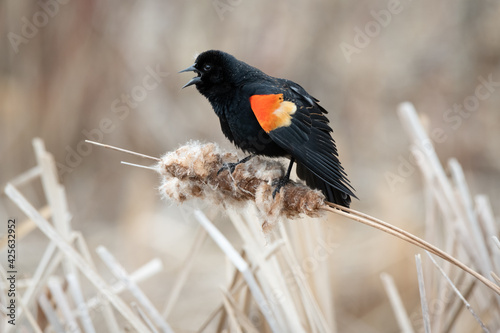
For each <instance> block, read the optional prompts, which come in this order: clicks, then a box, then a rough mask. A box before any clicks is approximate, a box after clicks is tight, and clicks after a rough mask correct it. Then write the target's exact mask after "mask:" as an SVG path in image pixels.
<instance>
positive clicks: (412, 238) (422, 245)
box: [323, 202, 500, 295]
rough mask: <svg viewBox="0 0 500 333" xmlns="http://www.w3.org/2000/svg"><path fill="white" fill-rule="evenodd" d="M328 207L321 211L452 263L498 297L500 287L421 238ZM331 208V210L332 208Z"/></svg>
mask: <svg viewBox="0 0 500 333" xmlns="http://www.w3.org/2000/svg"><path fill="white" fill-rule="evenodd" d="M327 204H328V205H330V206H331V207H328V206H325V207H324V208H323V209H324V210H327V211H329V212H332V213H335V214H338V215H342V216H345V217H347V218H349V219H351V220H354V221H357V222H360V223H363V224H366V225H368V226H370V227H373V228H376V229H379V230H381V231H384V232H386V233H388V234H391V235H393V236H396V237H398V238H400V239H402V240H404V241H407V242H408V243H411V244H413V245H416V246H418V247H420V248H422V249H424V250H426V251H429V252H431V253H433V254H435V255H437V256H438V257H440V258H442V259H444V260H446V261H448V262H450V263H452V264H453V265H455V266H457V267H459V268H460V269H462V270H464V271H465V272H467V273H469V274H470V275H472V276H474V277H475V278H476V279H478V280H479V281H481V282H482V283H483V284H484V285H486V286H487V287H488V288H490V289H491V290H493V291H494V292H496V293H497V294H499V295H500V287H499V286H498V285H496V284H494V283H493V282H492V281H490V280H488V279H487V278H486V277H484V276H483V275H481V274H479V273H478V272H476V271H474V270H473V269H471V268H469V267H468V266H466V265H465V264H463V263H462V262H461V261H459V260H458V259H455V258H454V257H452V256H451V255H449V254H448V253H446V252H444V251H443V250H441V249H439V248H437V247H436V246H434V245H432V244H429V243H428V242H426V241H424V240H423V239H421V238H418V237H417V236H415V235H413V234H411V233H409V232H408V231H405V230H403V229H400V228H398V227H395V226H393V225H391V224H389V223H387V222H384V221H382V220H379V219H377V218H374V217H372V216H369V215H367V214H364V213H361V212H358V211H356V210H353V209H350V208H346V207H343V206H339V205H336V204H333V203H331V202H327ZM332 207H333V208H332Z"/></svg>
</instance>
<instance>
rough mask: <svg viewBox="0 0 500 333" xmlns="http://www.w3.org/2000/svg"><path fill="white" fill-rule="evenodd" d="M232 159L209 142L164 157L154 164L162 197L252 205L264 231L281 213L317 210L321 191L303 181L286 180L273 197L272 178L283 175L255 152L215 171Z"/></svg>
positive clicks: (277, 166)
mask: <svg viewBox="0 0 500 333" xmlns="http://www.w3.org/2000/svg"><path fill="white" fill-rule="evenodd" d="M237 161H238V157H237V156H236V154H234V153H227V152H223V151H221V149H220V148H219V147H218V146H217V145H216V144H214V143H206V144H202V143H200V142H189V143H187V144H186V145H185V146H182V147H180V148H179V149H177V150H176V151H173V152H170V153H167V154H166V155H164V156H163V157H162V158H161V160H160V162H159V164H158V165H157V168H158V171H159V173H160V174H161V176H162V183H161V186H160V192H161V195H162V196H163V197H164V198H166V199H170V200H173V201H175V202H178V203H182V202H184V201H185V200H189V199H192V198H201V199H208V200H211V201H212V202H214V203H216V204H220V205H225V206H226V207H228V206H229V207H230V206H242V205H244V204H247V203H249V202H250V203H254V204H255V206H256V207H257V210H258V212H259V214H260V215H261V218H262V221H263V225H262V226H263V228H264V229H265V230H266V229H269V228H271V227H272V226H273V225H274V224H275V223H276V222H277V221H278V220H279V219H280V218H283V217H286V218H294V217H298V216H299V215H301V214H305V215H308V216H318V215H319V214H320V208H321V207H323V206H324V196H323V194H322V193H321V192H320V191H316V190H312V189H310V188H308V187H306V186H304V185H301V184H297V183H294V182H290V183H288V184H287V185H285V186H284V187H282V188H281V191H280V192H279V193H277V194H276V197H275V198H273V196H272V192H273V190H274V188H275V187H274V186H273V181H275V180H276V179H278V178H280V177H283V176H284V174H285V170H284V168H283V165H281V163H279V162H278V161H276V160H272V159H267V158H263V157H260V156H256V157H254V158H252V159H251V160H249V161H248V162H246V163H242V164H239V165H238V166H236V168H235V170H234V172H233V173H232V174H230V173H229V171H227V170H225V171H222V172H221V173H219V174H218V175H217V172H218V171H219V170H220V168H222V167H223V165H224V163H234V162H237Z"/></svg>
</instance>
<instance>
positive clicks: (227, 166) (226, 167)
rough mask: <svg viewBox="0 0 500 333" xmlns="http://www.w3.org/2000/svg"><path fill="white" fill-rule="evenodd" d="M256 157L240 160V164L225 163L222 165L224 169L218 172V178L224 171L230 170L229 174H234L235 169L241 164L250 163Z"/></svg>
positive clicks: (251, 156) (250, 156)
mask: <svg viewBox="0 0 500 333" xmlns="http://www.w3.org/2000/svg"><path fill="white" fill-rule="evenodd" d="M254 156H255V155H253V154H252V155H248V156H247V157H245V158H243V159H241V160H239V161H238V162H236V163H224V164H223V165H222V168H220V169H219V171H217V176H218V175H219V173H221V172H222V171H224V170H229V173H230V174H232V173H233V172H234V169H235V168H236V166H237V165H239V164H241V163H245V162H248V161H249V160H250V159H251V158H253V157H254Z"/></svg>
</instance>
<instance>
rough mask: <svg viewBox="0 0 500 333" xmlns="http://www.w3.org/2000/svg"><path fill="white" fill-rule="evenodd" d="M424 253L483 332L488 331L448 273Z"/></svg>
mask: <svg viewBox="0 0 500 333" xmlns="http://www.w3.org/2000/svg"><path fill="white" fill-rule="evenodd" d="M426 253H427V255H428V256H429V258H430V259H431V261H432V263H433V264H434V266H436V268H437V269H438V270H439V272H440V273H441V274H442V275H443V277H444V278H445V279H446V281H447V282H448V284H449V285H450V286H451V288H452V289H453V291H454V292H455V294H457V296H458V297H459V298H460V300H461V301H462V302H463V303H464V305H465V307H466V308H467V310H469V311H470V313H471V314H472V316H473V317H474V319H475V320H476V321H477V322H478V324H479V325H480V326H481V328H482V330H483V331H484V332H488V333H489V332H490V330H489V329H488V328H487V327H486V325H485V324H484V323H483V321H482V320H481V318H479V316H478V315H477V314H476V312H475V311H474V309H473V308H472V306H471V305H470V304H469V302H467V300H466V299H465V297H464V296H463V295H462V293H461V292H460V291H459V290H458V288H457V287H456V286H455V284H454V283H453V282H452V281H451V279H450V278H449V277H448V275H447V274H446V273H445V271H444V270H443V269H442V268H441V266H439V265H438V263H437V262H436V260H434V258H433V257H432V256H431V255H430V253H429V252H426Z"/></svg>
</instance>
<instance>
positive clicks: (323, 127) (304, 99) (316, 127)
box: [179, 50, 356, 207]
mask: <svg viewBox="0 0 500 333" xmlns="http://www.w3.org/2000/svg"><path fill="white" fill-rule="evenodd" d="M188 71H193V72H195V73H196V74H197V76H196V77H194V78H192V79H191V80H190V81H189V82H188V83H187V84H186V85H184V87H183V88H185V87H188V86H190V85H193V84H194V85H196V89H198V91H199V92H200V93H201V94H202V95H203V96H205V97H206V98H207V99H208V100H209V102H210V103H211V104H212V107H213V109H214V111H215V113H216V114H217V116H218V117H219V120H220V124H221V127H222V132H223V133H224V135H225V136H226V137H227V138H228V139H229V140H230V141H231V142H232V143H234V144H235V145H236V146H238V147H239V148H241V149H242V150H243V151H245V152H249V153H250V154H251V155H250V156H247V157H246V158H244V159H243V160H241V161H240V162H238V163H234V164H231V165H228V166H227V167H228V168H229V172H232V171H233V170H234V168H235V166H236V165H237V164H239V163H244V162H246V161H248V160H249V159H250V158H251V157H252V156H254V155H265V156H271V157H283V156H284V157H288V158H289V159H290V165H289V167H288V172H287V174H286V176H285V177H283V178H281V179H279V180H278V181H277V182H276V189H275V190H274V192H273V196H274V195H275V194H276V192H279V190H280V188H281V187H282V186H283V185H284V184H286V183H287V182H288V181H289V179H290V171H291V169H292V166H293V163H294V162H297V175H298V177H299V178H300V179H303V180H305V182H306V184H307V185H309V186H310V187H312V188H315V189H318V190H320V191H321V192H323V194H324V195H325V196H326V199H327V200H328V201H330V202H334V203H337V204H340V205H342V206H345V207H349V204H350V203H351V197H350V196H353V197H356V196H355V195H354V193H353V190H354V189H353V188H352V186H351V185H350V184H349V180H348V179H347V175H346V173H345V171H344V168H343V167H342V166H341V164H340V161H339V159H338V154H337V148H336V146H335V141H334V140H333V138H332V137H331V134H330V133H331V132H332V129H331V128H330V126H329V125H328V122H329V121H328V119H327V118H326V117H325V114H326V113H327V111H326V110H325V109H324V108H323V107H321V106H320V105H319V104H318V102H319V101H318V100H317V99H316V98H314V97H312V96H311V95H309V94H308V93H307V92H306V91H305V90H304V88H302V87H301V86H300V85H298V84H297V83H295V82H292V81H290V80H285V79H278V78H275V77H272V76H269V75H267V74H265V73H263V72H262V71H260V70H259V69H257V68H255V67H252V66H250V65H248V64H246V63H244V62H243V61H239V60H238V59H236V58H235V57H233V56H232V55H230V54H227V53H225V52H222V51H216V50H211V51H206V52H203V53H201V54H200V55H199V56H198V57H197V58H196V61H195V63H194V65H192V66H190V67H188V68H186V69H185V70H183V71H180V72H179V73H182V72H188Z"/></svg>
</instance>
